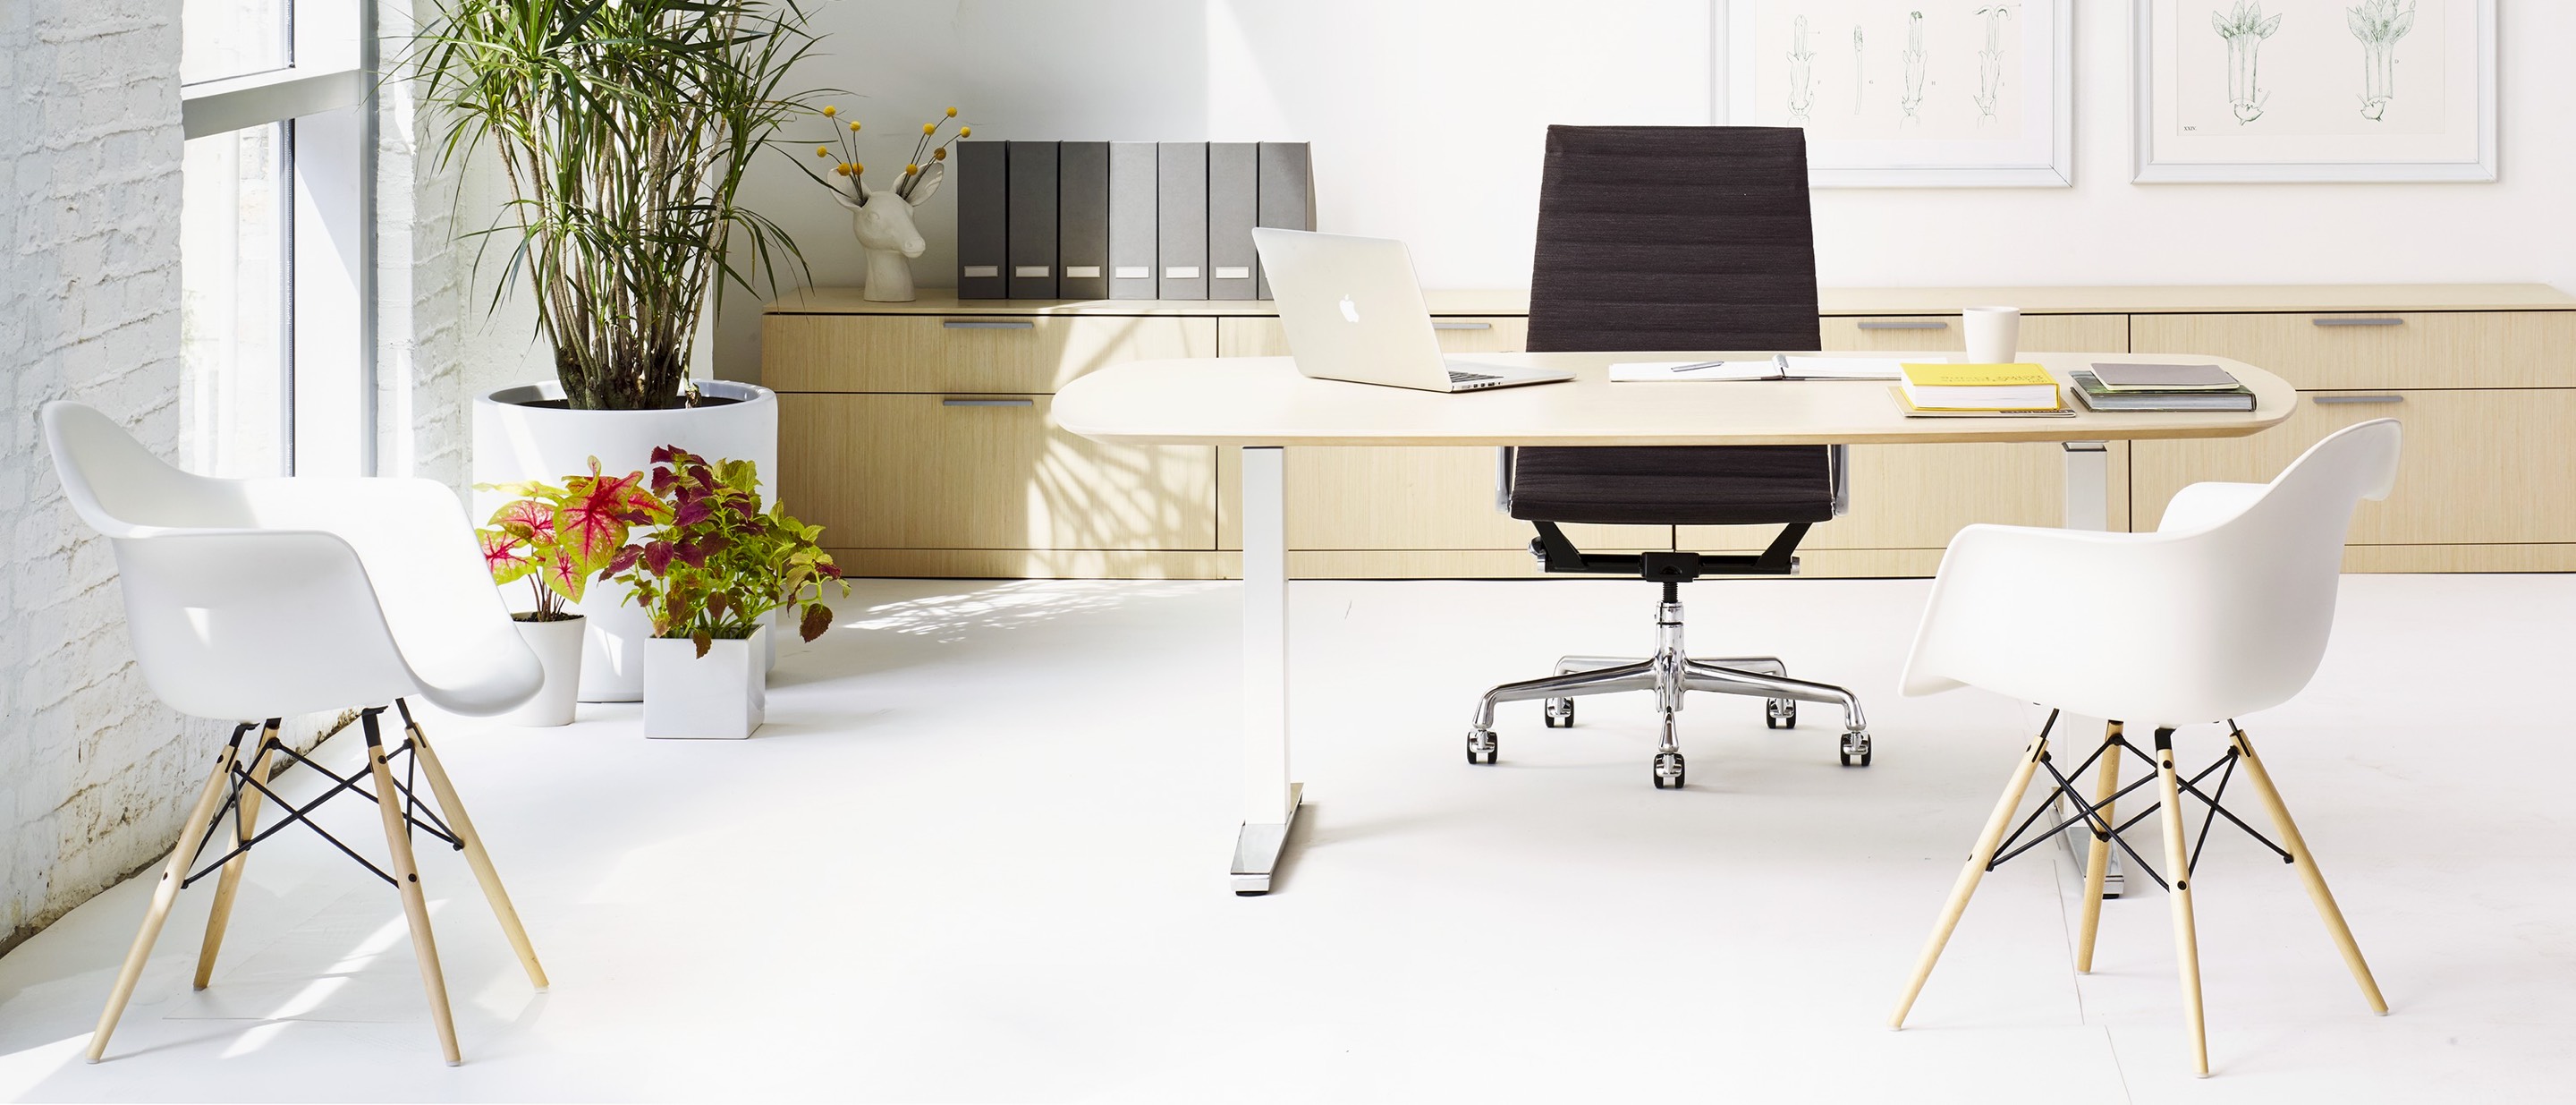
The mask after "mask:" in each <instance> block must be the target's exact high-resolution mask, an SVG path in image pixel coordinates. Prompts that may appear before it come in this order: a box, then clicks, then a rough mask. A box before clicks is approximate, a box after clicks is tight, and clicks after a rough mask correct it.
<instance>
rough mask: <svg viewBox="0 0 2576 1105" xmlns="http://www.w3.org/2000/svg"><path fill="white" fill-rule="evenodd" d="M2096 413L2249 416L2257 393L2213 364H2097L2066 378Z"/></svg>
mask: <svg viewBox="0 0 2576 1105" xmlns="http://www.w3.org/2000/svg"><path fill="white" fill-rule="evenodd" d="M2067 375H2068V376H2069V377H2070V378H2071V379H2073V380H2074V382H2075V394H2076V396H2077V397H2079V398H2081V399H2083V400H2084V405H2085V406H2086V407H2089V408H2092V409H2093V410H2097V411H2250V410H2253V409H2254V393H2253V392H2252V391H2250V390H2248V389H2247V388H2246V387H2245V385H2244V384H2242V383H2240V382H2238V381H2237V379H2236V377H2234V376H2231V375H2228V373H2227V370H2226V369H2223V368H2220V367H2218V366H2217V365H2214V364H2109V363H2096V364H2094V366H2093V370H2092V371H2090V372H2087V371H2085V370H2083V369H2080V368H2079V369H2076V370H2075V371H2073V372H2070V373H2068V374H2067Z"/></svg>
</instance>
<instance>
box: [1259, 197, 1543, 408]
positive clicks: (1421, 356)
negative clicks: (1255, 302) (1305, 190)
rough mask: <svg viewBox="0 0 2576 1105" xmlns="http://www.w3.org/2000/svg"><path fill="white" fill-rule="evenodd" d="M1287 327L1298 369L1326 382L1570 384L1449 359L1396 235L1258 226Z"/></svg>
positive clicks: (1533, 372) (1461, 387) (1429, 386)
mask: <svg viewBox="0 0 2576 1105" xmlns="http://www.w3.org/2000/svg"><path fill="white" fill-rule="evenodd" d="M1252 241H1253V244H1254V245H1255V246H1256V247H1258V248H1259V249H1260V251H1261V267H1262V269H1263V270H1264V271H1266V272H1268V273H1269V275H1270V292H1271V295H1272V297H1273V298H1275V299H1276V300H1277V302H1278V308H1279V322H1280V325H1282V326H1285V327H1286V328H1287V330H1288V352H1289V355H1290V356H1292V357H1294V358H1295V359H1296V361H1297V371H1299V372H1302V373H1305V374H1306V375H1308V376H1313V377H1316V378H1318V379H1326V380H1352V381H1356V382H1359V383H1363V384H1390V385H1393V386H1395V387H1403V388H1420V389H1422V390H1424V391H1481V390H1483V389H1485V388H1502V387H1510V386H1512V385H1514V384H1550V383H1555V382H1556V381H1559V380H1571V379H1573V378H1574V374H1573V373H1571V372H1568V371H1565V370H1563V369H1552V368H1528V367H1523V366H1516V365H1496V364H1479V363H1477V362H1476V361H1474V360H1470V359H1467V358H1461V357H1444V356H1442V355H1441V353H1440V340H1439V338H1438V336H1437V335H1435V334H1434V333H1433V332H1432V329H1431V308H1429V307H1428V306H1425V305H1424V304H1423V302H1422V285H1421V284H1419V283H1417V282H1416V281H1415V279H1414V275H1413V255H1412V254H1411V253H1408V252H1406V251H1405V248H1404V243H1402V242H1398V241H1394V240H1392V239H1388V238H1354V237H1351V236H1350V235H1347V234H1315V233H1311V232H1309V231H1304V230H1277V229H1272V228H1270V227H1261V228H1257V229H1255V230H1254V231H1253V232H1252Z"/></svg>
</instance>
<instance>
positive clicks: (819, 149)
mask: <svg viewBox="0 0 2576 1105" xmlns="http://www.w3.org/2000/svg"><path fill="white" fill-rule="evenodd" d="M814 156H816V157H830V156H832V147H830V146H816V147H814Z"/></svg>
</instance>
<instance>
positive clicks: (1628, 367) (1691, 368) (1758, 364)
mask: <svg viewBox="0 0 2576 1105" xmlns="http://www.w3.org/2000/svg"><path fill="white" fill-rule="evenodd" d="M1899 363H1900V362H1898V361H1897V360H1896V359H1895V358H1893V357H1797V356H1791V355H1789V354H1786V353H1783V354H1780V355H1778V356H1775V357H1772V358H1771V359H1770V360H1767V361H1631V362H1628V363H1625V364H1614V365H1611V366H1610V379H1611V380H1612V381H1613V382H1620V383H1637V382H1641V381H1658V380H1895V379H1900V378H1902V377H1903V375H1904V373H1903V371H1902V370H1901V369H1900V368H1899V367H1898V365H1899Z"/></svg>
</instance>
